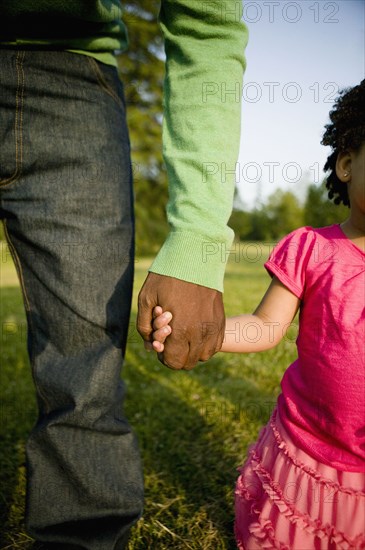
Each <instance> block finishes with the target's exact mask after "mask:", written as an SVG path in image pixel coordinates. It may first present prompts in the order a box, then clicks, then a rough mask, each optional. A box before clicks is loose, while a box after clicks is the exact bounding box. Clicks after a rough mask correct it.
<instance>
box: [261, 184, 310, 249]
mask: <svg viewBox="0 0 365 550" xmlns="http://www.w3.org/2000/svg"><path fill="white" fill-rule="evenodd" d="M265 211H266V215H267V216H268V220H269V226H270V234H271V235H270V236H271V238H273V239H279V238H281V237H283V236H284V235H287V234H288V233H290V232H291V231H293V230H294V229H297V228H298V227H301V226H302V225H303V209H302V207H301V206H300V204H299V201H298V199H297V197H296V196H295V195H294V193H292V192H291V191H283V190H281V189H278V190H277V191H275V192H274V193H273V194H272V195H270V197H269V199H268V202H267V204H266V206H265Z"/></svg>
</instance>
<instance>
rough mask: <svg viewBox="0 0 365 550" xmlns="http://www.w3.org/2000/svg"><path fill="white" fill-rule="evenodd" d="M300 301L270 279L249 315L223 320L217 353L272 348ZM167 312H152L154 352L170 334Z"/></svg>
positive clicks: (275, 280)
mask: <svg viewBox="0 0 365 550" xmlns="http://www.w3.org/2000/svg"><path fill="white" fill-rule="evenodd" d="M299 305H300V300H299V298H297V297H296V296H295V295H294V294H293V293H292V292H291V291H290V290H289V289H288V288H287V287H286V286H285V285H283V284H282V283H281V282H280V281H279V279H277V277H273V279H272V281H271V284H270V286H269V288H268V289H267V291H266V294H265V296H264V297H263V299H262V300H261V303H260V305H259V306H258V307H257V308H256V309H255V311H254V312H253V314H252V315H238V316H236V317H228V318H227V319H226V330H225V337H224V341H223V344H222V347H221V350H220V351H226V352H240V353H250V352H256V351H264V350H267V349H270V348H273V347H275V346H276V345H277V344H278V343H279V342H280V340H281V339H282V338H283V336H284V335H285V333H286V331H287V330H288V328H289V326H290V324H291V322H292V320H293V319H294V317H295V314H296V313H297V311H298V308H299ZM171 319H172V315H171V313H170V312H169V311H165V312H164V313H162V308H161V307H160V306H156V307H155V309H154V322H153V328H154V332H153V344H152V347H153V349H154V350H155V351H157V352H159V353H160V352H162V351H163V349H164V345H163V343H164V341H165V340H166V338H167V337H168V335H169V334H170V333H171V327H170V325H169V322H170V321H171Z"/></svg>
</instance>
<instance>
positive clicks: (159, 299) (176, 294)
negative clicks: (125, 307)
mask: <svg viewBox="0 0 365 550" xmlns="http://www.w3.org/2000/svg"><path fill="white" fill-rule="evenodd" d="M157 305H158V306H161V307H162V310H163V311H171V313H172V321H171V323H170V324H171V328H172V334H171V335H170V336H169V337H168V338H167V339H166V342H165V343H164V351H163V353H159V354H158V357H159V359H160V361H161V362H162V363H163V364H164V365H166V366H167V367H169V368H171V369H175V370H181V369H184V370H190V369H192V368H194V367H195V365H196V364H197V362H198V361H207V360H208V359H209V358H210V357H211V356H212V355H213V354H214V353H215V352H217V351H218V350H219V349H220V348H221V346H222V342H223V338H224V328H225V315H224V306H223V299H222V293H221V292H219V291H218V290H214V289H212V288H207V287H204V286H200V285H196V284H194V283H188V282H187V281H182V280H180V279H175V278H174V277H167V276H165V275H159V274H157V273H149V274H148V276H147V278H146V280H145V282H144V284H143V287H142V289H141V291H140V293H139V296H138V317H137V330H138V332H139V333H140V335H141V336H142V338H143V340H144V342H145V347H146V349H152V344H151V338H152V332H153V328H152V322H153V308H154V307H155V306H157Z"/></svg>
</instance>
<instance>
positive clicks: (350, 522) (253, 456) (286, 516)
mask: <svg viewBox="0 0 365 550" xmlns="http://www.w3.org/2000/svg"><path fill="white" fill-rule="evenodd" d="M235 508H236V518H235V534H236V541H237V545H238V548H239V549H240V550H258V549H260V550H261V549H263V548H278V549H280V550H325V549H326V550H342V549H346V550H347V549H350V548H351V549H356V550H360V549H365V474H364V473H361V472H360V473H358V472H342V471H339V470H336V469H334V468H331V467H330V466H327V465H325V464H323V463H320V462H317V461H316V460H315V459H313V458H312V457H310V456H309V455H307V453H305V452H304V451H302V450H300V449H298V448H297V447H296V446H295V445H294V443H293V442H292V441H291V440H290V438H289V437H288V435H287V433H286V432H285V429H284V427H283V426H282V424H281V423H280V419H279V415H278V414H277V411H274V413H273V415H272V417H271V420H270V421H269V423H268V424H267V426H265V428H263V429H262V431H261V433H260V437H259V439H258V441H257V442H256V443H255V444H254V445H253V446H252V447H251V448H250V450H249V455H248V458H247V460H246V462H245V464H244V465H243V467H242V468H241V469H240V476H239V478H238V480H237V484H236V496H235Z"/></svg>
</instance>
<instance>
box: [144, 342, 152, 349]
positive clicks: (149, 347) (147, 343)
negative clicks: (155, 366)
mask: <svg viewBox="0 0 365 550" xmlns="http://www.w3.org/2000/svg"><path fill="white" fill-rule="evenodd" d="M143 345H144V349H145V350H146V351H152V350H153V347H152V343H151V342H146V341H144V342H143Z"/></svg>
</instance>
